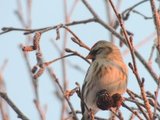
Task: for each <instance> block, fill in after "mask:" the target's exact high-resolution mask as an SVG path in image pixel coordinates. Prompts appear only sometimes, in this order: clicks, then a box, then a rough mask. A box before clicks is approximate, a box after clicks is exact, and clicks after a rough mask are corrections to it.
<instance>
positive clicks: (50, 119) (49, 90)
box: [0, 0, 159, 120]
mask: <svg viewBox="0 0 160 120" xmlns="http://www.w3.org/2000/svg"><path fill="white" fill-rule="evenodd" d="M73 1H74V0H67V3H68V8H70V6H71V5H72V3H73ZM138 1H139V0H134V1H133V0H125V1H123V4H122V6H121V11H123V10H124V9H126V8H128V7H129V6H131V5H133V4H135V3H137V2H138ZM90 4H91V5H92V7H93V8H94V9H95V10H96V12H97V13H98V14H99V16H101V17H102V18H103V20H105V19H106V16H105V14H106V13H105V6H104V1H103V0H95V1H90ZM22 6H23V13H24V15H25V11H26V9H25V8H26V1H24V0H23V1H22ZM16 9H17V4H16V0H1V1H0V18H1V19H0V28H2V27H18V28H21V27H22V26H21V24H20V22H19V21H18V19H17V17H16V15H15V14H14V11H15V10H16ZM63 9H64V8H63V0H43V1H39V0H33V4H32V28H41V27H46V26H52V25H56V24H60V23H63V22H64V12H63ZM136 10H138V11H140V12H142V13H144V14H145V15H147V16H151V9H150V4H149V2H147V3H144V4H143V5H142V6H141V7H138V8H136ZM90 17H92V16H91V14H90V13H89V11H88V10H87V9H86V8H85V6H84V5H83V4H82V2H79V3H78V5H77V7H76V9H75V11H74V13H73V15H72V17H71V21H75V20H83V19H87V18H90ZM125 25H126V28H127V29H128V30H130V31H131V32H133V33H134V44H137V43H139V42H140V41H141V40H143V39H144V38H145V36H148V35H150V34H151V33H152V32H154V31H155V30H154V25H153V20H144V19H143V18H142V17H141V16H139V15H137V14H134V13H133V14H132V15H131V16H130V18H129V20H128V21H127V22H125ZM71 29H72V30H73V31H74V32H75V33H76V34H77V35H78V36H79V37H80V38H81V39H82V40H83V41H84V42H85V43H86V44H87V45H88V46H90V47H91V46H92V45H93V44H94V43H95V42H96V41H97V40H100V39H105V40H108V39H109V36H108V31H107V30H106V29H104V28H103V27H102V26H100V25H99V24H96V23H90V24H86V25H76V26H73V27H71ZM61 31H62V30H61ZM61 36H62V37H61V39H60V40H59V41H55V42H56V44H57V45H58V46H60V47H61V43H62V39H63V32H61ZM51 38H52V39H53V40H54V39H55V38H56V32H55V30H52V31H50V32H47V33H45V34H43V36H42V38H41V49H42V52H43V54H44V58H45V60H51V59H53V58H57V57H59V54H58V53H57V51H56V49H55V48H54V47H53V45H52V44H51V42H50V39H51ZM25 41H26V39H25V36H24V35H23V34H22V32H9V33H7V34H3V35H1V36H0V66H1V65H2V63H3V61H4V60H5V59H8V60H9V61H8V64H7V67H6V69H5V71H4V72H3V76H4V79H5V83H6V87H7V93H8V95H9V97H10V98H11V99H12V100H13V101H14V102H15V104H16V105H17V106H18V107H19V108H20V109H21V110H22V111H23V112H24V113H25V114H26V115H27V116H28V117H29V118H30V119H31V120H38V119H39V116H38V113H37V110H36V109H35V106H34V104H33V99H34V93H33V90H32V86H31V81H30V78H29V74H28V71H27V67H26V64H25V62H24V59H23V56H22V54H21V50H20V49H19V44H21V43H22V44H25ZM116 43H118V42H116ZM152 44H153V39H151V40H150V41H149V42H148V43H147V44H145V45H143V46H142V47H141V48H140V49H138V51H139V52H140V53H141V54H142V55H143V56H144V58H145V59H148V57H149V54H150V50H151V46H152ZM67 47H68V48H71V49H73V50H76V51H79V52H80V53H81V54H82V55H84V56H85V55H87V53H88V51H87V50H84V49H83V48H80V47H78V46H77V45H76V44H74V43H73V42H72V41H71V40H70V36H69V37H68V43H67ZM125 49H126V47H124V48H122V49H121V50H122V52H123V51H124V50H125ZM28 54H29V57H30V60H31V65H32V66H34V65H35V64H36V59H35V55H34V54H35V53H34V52H32V53H28ZM67 59H68V60H70V61H71V62H72V63H73V64H79V65H80V66H81V67H82V68H83V69H84V70H85V71H86V70H87V68H88V64H87V63H86V62H84V61H83V60H81V59H80V58H78V57H71V58H67ZM124 59H125V62H126V64H128V62H130V61H131V57H130V55H127V56H124ZM51 66H52V67H53V69H54V71H55V73H56V75H57V77H58V78H59V80H60V81H61V80H62V77H61V76H62V73H61V62H60V61H59V62H56V63H54V64H52V65H51ZM138 68H139V72H140V75H141V77H145V79H146V83H145V85H146V87H147V88H146V89H148V90H150V91H154V90H155V84H154V82H152V78H151V77H150V75H149V74H148V72H147V71H146V70H145V69H144V67H143V66H142V65H141V64H140V63H139V62H138ZM154 69H155V71H157V74H158V70H159V68H158V67H157V65H156V64H154ZM84 76H85V74H82V73H80V72H78V71H76V70H75V69H73V68H72V67H70V66H67V78H68V81H69V88H70V89H72V88H74V87H75V84H74V83H75V82H76V81H77V82H79V83H80V84H82V82H83V79H84ZM150 83H153V85H152V84H150ZM128 87H129V88H130V89H132V90H134V91H139V90H138V87H137V82H136V79H135V77H134V75H133V74H132V72H131V71H130V70H129V83H128ZM54 91H55V88H54V87H53V85H52V82H51V80H50V78H49V77H48V74H46V73H45V74H43V75H42V76H41V77H40V79H39V93H40V100H41V105H42V106H44V105H45V104H47V105H48V111H47V114H46V116H47V117H46V118H47V120H58V119H59V115H60V112H61V105H60V104H59V101H58V99H57V98H56V97H55V95H54V94H53V92H54ZM75 100H76V102H75ZM71 101H72V102H73V105H74V107H75V109H80V103H79V100H78V99H77V96H76V95H74V96H73V97H72V98H71ZM123 110H124V109H123ZM9 112H10V117H11V120H17V119H18V118H17V115H16V114H15V112H14V111H13V110H12V109H11V108H9ZM104 114H105V113H104ZM104 114H102V115H104ZM127 114H128V112H126V116H127ZM129 114H130V113H129ZM105 116H106V115H104V117H105ZM0 119H1V118H0Z"/></svg>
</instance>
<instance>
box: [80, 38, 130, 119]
mask: <svg viewBox="0 0 160 120" xmlns="http://www.w3.org/2000/svg"><path fill="white" fill-rule="evenodd" d="M86 58H87V59H91V60H92V63H91V65H90V67H89V69H88V71H87V74H86V76H85V80H84V83H83V86H82V92H81V97H82V102H81V108H82V114H83V117H82V120H90V119H91V118H89V117H90V115H89V114H88V113H89V111H88V110H89V109H91V111H92V113H93V114H96V113H97V112H98V111H99V110H100V109H102V110H103V103H102V102H103V101H104V102H105V100H107V102H106V103H105V104H104V105H106V107H107V108H105V110H107V109H109V108H110V107H115V106H116V105H115V104H117V103H115V104H114V105H112V104H113V102H114V100H113V99H118V100H119V98H120V97H119V96H121V95H122V94H123V93H124V92H125V91H126V88H127V75H128V70H127V66H126V65H125V63H124V62H123V58H122V56H121V53H120V50H119V49H118V47H117V46H115V45H114V44H113V43H111V42H108V41H104V40H101V41H98V42H97V43H96V44H95V45H93V47H92V48H91V50H90V52H89V54H88V55H87V57H86ZM97 96H99V98H98V97H97ZM117 96H118V97H117ZM107 97H108V98H107ZM97 101H98V102H99V101H100V102H99V103H97ZM110 101H111V105H108V106H107V104H110ZM97 105H98V106H97ZM100 106H102V107H100ZM104 107H105V106H104Z"/></svg>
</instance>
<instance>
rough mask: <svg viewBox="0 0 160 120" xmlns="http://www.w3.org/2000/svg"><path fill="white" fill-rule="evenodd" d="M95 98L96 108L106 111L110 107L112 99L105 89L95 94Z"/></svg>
mask: <svg viewBox="0 0 160 120" xmlns="http://www.w3.org/2000/svg"><path fill="white" fill-rule="evenodd" d="M96 97H97V100H96V104H97V107H98V108H100V109H101V110H108V109H110V108H111V107H112V105H113V99H112V97H111V96H110V95H109V93H108V92H107V90H105V89H103V90H100V91H99V92H98V93H97V94H96Z"/></svg>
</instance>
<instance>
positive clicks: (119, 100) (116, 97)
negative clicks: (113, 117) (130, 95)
mask: <svg viewBox="0 0 160 120" xmlns="http://www.w3.org/2000/svg"><path fill="white" fill-rule="evenodd" d="M112 99H113V106H112V107H117V108H119V107H120V106H121V105H122V102H123V98H122V96H121V95H120V94H118V93H116V94H114V95H112Z"/></svg>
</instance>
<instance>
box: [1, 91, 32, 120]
mask: <svg viewBox="0 0 160 120" xmlns="http://www.w3.org/2000/svg"><path fill="white" fill-rule="evenodd" d="M0 96H1V97H2V98H3V99H4V100H5V101H6V102H7V103H8V104H9V105H10V106H11V108H12V109H13V110H14V111H15V112H16V113H17V115H18V118H21V119H22V120H29V119H28V118H27V117H26V116H25V115H24V114H23V113H22V112H21V111H20V110H19V108H18V107H17V106H16V105H15V104H14V103H13V102H12V101H11V100H10V98H9V97H8V95H7V94H6V93H4V92H0Z"/></svg>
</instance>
